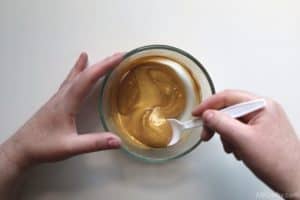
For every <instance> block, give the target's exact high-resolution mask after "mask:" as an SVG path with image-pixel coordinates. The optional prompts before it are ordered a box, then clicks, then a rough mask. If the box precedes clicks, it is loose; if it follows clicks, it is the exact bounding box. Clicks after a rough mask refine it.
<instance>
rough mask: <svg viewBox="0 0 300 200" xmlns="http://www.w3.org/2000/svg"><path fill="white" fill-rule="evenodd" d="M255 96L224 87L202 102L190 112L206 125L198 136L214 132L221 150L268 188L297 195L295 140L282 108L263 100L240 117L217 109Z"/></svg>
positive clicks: (299, 175) (299, 164) (299, 169)
mask: <svg viewBox="0 0 300 200" xmlns="http://www.w3.org/2000/svg"><path fill="white" fill-rule="evenodd" d="M256 98H258V97H257V96H255V95H253V94H250V93H247V92H243V91H235V90H226V91H224V92H221V93H218V94H216V95H214V96H212V97H210V98H208V99H207V100H205V101H204V102H202V103H201V104H200V105H199V106H198V107H197V108H196V109H195V110H194V112H193V115H195V116H202V119H203V121H204V124H205V126H206V127H207V128H208V129H206V130H205V131H204V133H203V134H202V139H203V140H206V141H207V140H209V139H210V138H211V137H212V136H213V132H214V131H215V132H217V133H218V134H219V135H220V137H221V140H222V143H223V146H224V150H225V151H226V152H227V153H233V154H234V155H235V157H236V158H237V159H238V160H242V161H243V162H244V163H245V164H246V165H247V166H248V167H249V168H250V169H251V170H252V171H253V172H254V174H255V175H256V176H257V177H259V178H260V179H261V180H263V181H264V182H265V183H266V184H268V185H269V186H270V187H271V188H272V189H274V190H275V191H276V192H278V193H280V194H282V195H287V196H288V195H289V196H290V195H296V192H298V194H297V195H300V193H299V192H300V145H299V140H298V138H297V135H296V134H295V131H294V129H293V127H292V125H291V124H290V122H289V120H288V118H287V116H286V114H285V112H284V110H283V109H282V107H281V106H280V105H279V104H278V103H276V102H275V101H273V100H270V99H266V101H267V105H266V107H265V108H264V109H262V110H260V111H256V112H254V113H252V114H249V115H247V116H246V117H243V118H241V119H240V120H237V119H233V118H231V117H229V116H228V115H226V114H224V113H222V112H220V111H217V110H219V109H221V108H224V107H227V106H230V105H233V104H237V103H241V102H244V101H249V100H253V99H256ZM207 130H210V131H207ZM297 198H300V196H297Z"/></svg>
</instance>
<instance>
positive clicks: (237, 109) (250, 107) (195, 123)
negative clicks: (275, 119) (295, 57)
mask: <svg viewBox="0 0 300 200" xmlns="http://www.w3.org/2000/svg"><path fill="white" fill-rule="evenodd" d="M265 106H266V101H265V100H264V99H256V100H252V101H246V102H243V103H239V104H235V105H233V106H229V107H227V108H224V109H222V110H220V111H221V112H224V113H226V114H228V115H229V116H231V117H232V118H239V117H243V116H245V115H247V114H249V113H252V112H254V111H257V110H260V109H262V108H264V107H265ZM168 121H169V122H170V124H171V127H172V129H173V135H172V139H171V141H170V143H169V145H168V146H171V145H173V144H176V143H177V142H178V141H179V139H180V136H181V134H182V133H183V131H184V130H187V129H192V128H196V127H199V126H203V122H202V120H201V119H192V120H189V121H185V122H181V121H179V120H177V119H168Z"/></svg>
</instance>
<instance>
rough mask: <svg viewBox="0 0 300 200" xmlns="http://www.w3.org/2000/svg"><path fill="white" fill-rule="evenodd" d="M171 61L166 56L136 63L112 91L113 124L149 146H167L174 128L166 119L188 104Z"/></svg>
mask: <svg viewBox="0 0 300 200" xmlns="http://www.w3.org/2000/svg"><path fill="white" fill-rule="evenodd" d="M166 61H167V62H166ZM169 61H170V59H168V58H165V57H146V58H142V59H138V60H136V61H134V63H131V64H130V67H129V68H128V70H127V71H126V70H124V71H123V72H122V73H121V75H120V76H119V77H120V79H119V81H116V83H115V84H114V86H113V87H112V88H111V91H110V94H111V95H110V101H111V106H112V107H111V111H112V113H111V114H112V119H113V121H114V124H115V125H116V126H117V127H118V129H119V130H120V132H121V133H122V134H126V136H127V137H129V138H130V139H131V140H135V141H136V142H138V143H141V144H143V145H146V146H148V147H166V146H167V145H168V143H169V142H170V140H171V137H172V129H171V126H170V124H169V123H168V121H167V120H166V119H167V118H177V117H179V116H180V114H181V113H182V112H183V111H184V109H185V106H186V103H187V94H186V91H185V87H184V83H183V82H182V80H181V78H180V77H179V75H178V74H177V73H176V72H175V71H174V70H173V69H172V68H171V67H170V66H168V65H167V64H166V63H172V62H174V61H171V62H169ZM176 64H177V65H178V63H176Z"/></svg>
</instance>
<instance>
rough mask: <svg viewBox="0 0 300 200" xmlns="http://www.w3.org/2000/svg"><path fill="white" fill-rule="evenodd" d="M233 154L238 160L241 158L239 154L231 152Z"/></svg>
mask: <svg viewBox="0 0 300 200" xmlns="http://www.w3.org/2000/svg"><path fill="white" fill-rule="evenodd" d="M233 155H234V157H235V159H236V160H238V161H240V160H242V158H241V157H240V155H239V154H238V153H233Z"/></svg>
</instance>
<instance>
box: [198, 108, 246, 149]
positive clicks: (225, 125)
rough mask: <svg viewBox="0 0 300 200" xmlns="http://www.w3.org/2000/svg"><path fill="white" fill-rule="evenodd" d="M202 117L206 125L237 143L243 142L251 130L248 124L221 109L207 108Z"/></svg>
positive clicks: (226, 138)
mask: <svg viewBox="0 0 300 200" xmlns="http://www.w3.org/2000/svg"><path fill="white" fill-rule="evenodd" d="M202 119H203V121H204V124H205V126H207V127H209V128H210V129H212V130H214V131H216V132H217V133H219V135H220V136H221V137H222V138H224V139H225V140H227V141H229V142H232V143H233V144H236V145H239V144H241V143H242V142H243V140H244V138H245V136H246V135H247V133H248V132H249V127H248V125H246V124H243V123H242V122H240V121H238V120H236V119H234V118H232V117H230V116H229V115H227V114H225V113H223V112H220V111H216V110H207V111H205V112H204V113H203V115H202Z"/></svg>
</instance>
